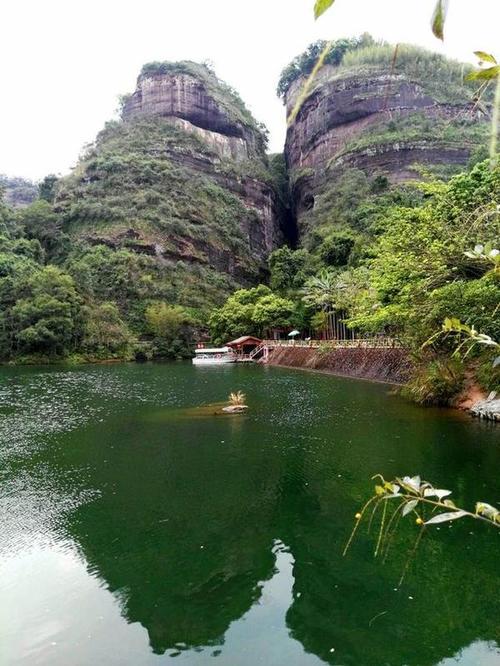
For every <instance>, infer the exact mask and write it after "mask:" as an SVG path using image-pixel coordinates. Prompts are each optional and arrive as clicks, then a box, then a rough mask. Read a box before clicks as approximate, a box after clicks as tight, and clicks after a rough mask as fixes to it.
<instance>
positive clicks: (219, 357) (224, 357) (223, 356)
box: [193, 347, 236, 365]
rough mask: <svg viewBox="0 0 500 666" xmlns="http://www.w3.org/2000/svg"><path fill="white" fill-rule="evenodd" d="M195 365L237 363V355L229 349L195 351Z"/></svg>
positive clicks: (215, 348)
mask: <svg viewBox="0 0 500 666" xmlns="http://www.w3.org/2000/svg"><path fill="white" fill-rule="evenodd" d="M194 353H195V357H194V358H193V363H194V364H195V365H221V364H222V363H235V361H236V354H235V353H234V352H233V350H232V349H230V348H229V347H214V348H212V349H195V352H194Z"/></svg>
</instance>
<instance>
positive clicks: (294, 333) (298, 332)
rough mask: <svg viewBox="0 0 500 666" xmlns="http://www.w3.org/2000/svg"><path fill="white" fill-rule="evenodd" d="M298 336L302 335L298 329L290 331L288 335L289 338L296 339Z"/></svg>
mask: <svg viewBox="0 0 500 666" xmlns="http://www.w3.org/2000/svg"><path fill="white" fill-rule="evenodd" d="M296 335H300V331H297V330H296V329H294V330H293V331H290V333H289V334H288V337H289V338H294V337H295V336H296Z"/></svg>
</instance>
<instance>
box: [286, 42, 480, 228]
mask: <svg viewBox="0 0 500 666" xmlns="http://www.w3.org/2000/svg"><path fill="white" fill-rule="evenodd" d="M384 48H386V47H384ZM403 55H404V54H403ZM370 57H371V58H372V59H373V49H371V51H370ZM420 57H421V58H422V59H423V60H424V59H425V57H426V56H425V53H424V55H421V56H420ZM436 57H437V56H436ZM418 58H419V55H418V53H417V54H416V55H415V57H414V59H413V61H414V62H413V61H412V60H410V59H408V60H409V62H410V64H411V66H412V69H411V68H410V66H409V65H407V64H406V61H405V62H404V63H403V65H404V66H402V67H401V70H399V71H393V72H391V64H390V61H389V60H387V61H386V62H384V61H383V59H382V61H381V62H378V63H375V64H374V63H372V62H367V63H364V62H363V52H359V57H358V60H357V63H356V66H354V65H353V66H352V67H349V66H348V64H346V65H341V66H333V65H327V66H325V67H324V68H323V70H322V71H321V74H320V76H319V78H318V80H317V82H316V86H315V88H314V89H313V90H312V91H311V93H310V94H309V95H308V97H307V98H306V99H305V101H304V103H303V104H302V106H301V108H300V111H299V113H298V115H297V117H296V119H295V121H294V122H293V123H292V124H291V125H290V127H289V128H288V132H287V138H286V148H285V153H286V158H287V163H288V167H289V170H290V178H291V182H292V185H293V188H292V196H293V201H294V208H295V214H296V216H297V219H298V223H299V228H300V226H301V224H302V226H303V223H304V220H305V218H307V217H311V216H312V213H311V211H312V210H313V208H314V206H315V205H316V203H317V199H318V197H319V198H321V197H322V196H323V195H324V194H325V192H326V191H327V190H328V191H329V195H330V196H332V188H333V187H334V186H335V182H336V181H338V180H339V179H340V178H341V177H343V176H344V175H345V173H346V172H348V171H349V170H351V169H357V170H361V171H363V172H364V173H365V174H366V175H367V177H368V178H374V177H377V176H379V177H380V176H382V177H383V178H385V179H387V181H388V183H389V184H394V183H402V182H406V181H408V180H412V179H415V178H417V177H418V173H419V168H420V169H421V167H424V168H428V169H432V170H434V171H435V172H437V173H440V174H441V173H444V174H448V173H451V172H452V170H453V168H457V169H459V168H461V167H464V166H465V165H466V164H467V163H468V161H469V160H470V158H471V156H472V155H473V154H474V152H475V151H476V150H477V149H478V146H480V145H482V144H484V141H485V136H486V133H487V122H486V121H487V112H486V110H485V109H484V107H481V106H479V107H478V106H477V105H475V104H474V102H473V100H472V99H471V92H470V90H467V89H466V88H464V89H463V96H462V95H461V94H460V91H458V92H457V90H456V88H457V86H455V84H454V85H453V88H452V87H451V85H450V83H449V81H448V80H447V81H446V84H443V85H442V86H440V85H439V81H438V83H437V84H436V83H435V82H434V83H433V87H432V88H429V86H428V85H427V84H426V80H427V79H426V76H425V71H424V69H423V66H422V65H421V64H419V63H420V61H419V59H418ZM367 60H368V56H367ZM423 60H422V61H423ZM419 67H420V69H419ZM446 76H447V77H448V78H449V79H450V80H451V79H452V77H456V76H458V77H459V82H460V72H459V69H458V68H456V71H455V70H454V69H453V68H451V69H450V72H447V74H446ZM303 85H304V78H299V79H298V80H296V81H294V82H293V84H292V85H291V86H290V88H289V90H288V92H287V95H286V104H287V114H289V113H290V112H291V110H292V109H293V107H294V105H295V103H296V100H297V95H298V94H299V92H300V91H301V89H302V87H303Z"/></svg>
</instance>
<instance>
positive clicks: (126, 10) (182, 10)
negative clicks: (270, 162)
mask: <svg viewBox="0 0 500 666" xmlns="http://www.w3.org/2000/svg"><path fill="white" fill-rule="evenodd" d="M434 3H435V0H337V1H336V3H335V5H334V7H333V8H332V9H331V10H330V11H329V12H327V13H326V14H325V15H324V16H323V17H321V18H320V19H319V20H318V21H314V19H313V15H312V6H313V4H314V2H313V0H250V1H249V0H140V1H139V0H84V1H81V0H80V1H78V2H76V1H75V0H43V1H42V0H3V3H2V8H1V11H0V20H1V32H0V81H1V90H2V93H1V101H0V109H1V111H0V173H7V174H9V175H19V176H25V177H28V178H33V179H40V178H42V177H43V176H44V175H46V174H47V173H51V172H53V173H66V172H67V171H68V170H69V169H70V168H71V167H72V165H74V164H75V162H76V159H77V157H78V154H79V153H80V151H81V148H82V146H83V145H84V144H85V143H87V142H90V141H92V140H93V138H94V137H95V135H96V133H97V132H98V131H99V129H101V127H102V126H103V124H104V122H105V121H106V120H109V119H111V118H113V117H114V115H115V110H116V107H117V99H118V95H120V94H121V93H125V92H131V91H133V89H134V85H135V79H136V77H137V74H138V72H139V70H140V68H141V66H142V65H143V63H145V62H149V61H151V60H181V59H190V60H199V61H202V60H210V61H211V62H212V63H213V65H214V67H215V70H216V72H217V74H218V75H219V77H220V78H222V79H224V80H226V81H227V82H228V83H230V84H231V85H232V86H234V87H235V88H236V89H237V90H238V91H239V92H240V94H241V96H242V97H243V99H244V100H245V102H246V103H247V105H248V106H249V107H250V109H251V110H252V112H253V113H254V115H255V116H256V117H257V119H258V120H261V121H263V122H264V123H265V124H266V125H267V127H268V128H269V130H270V132H271V149H272V150H273V151H280V150H281V149H282V146H283V141H284V133H285V122H284V111H283V107H282V105H281V103H280V101H279V100H278V99H277V98H276V96H275V88H276V83H277V80H278V77H279V74H280V71H281V69H282V68H283V66H284V65H286V64H287V63H288V62H289V60H291V58H293V57H294V56H295V55H297V54H298V53H300V52H301V51H302V50H303V49H304V48H305V47H306V46H307V45H308V44H309V43H310V42H311V41H314V40H316V39H318V38H330V37H333V38H338V37H344V36H352V35H358V34H360V33H362V32H370V33H371V34H372V35H373V36H374V37H377V38H384V39H386V40H388V41H391V42H397V41H406V42H412V43H415V44H421V45H423V46H426V47H428V48H432V49H435V50H439V51H443V52H445V53H447V54H448V55H450V56H452V57H455V58H457V59H460V60H469V61H472V62H474V60H475V58H474V56H473V55H472V51H474V50H478V49H481V50H485V51H489V52H494V53H495V52H496V53H497V54H498V53H499V51H500V48H499V47H500V44H499V42H500V40H499V33H500V30H499V25H500V0H450V10H449V18H448V22H447V25H446V35H445V43H444V45H442V44H441V42H439V41H438V40H437V39H435V38H434V37H433V35H432V33H431V31H430V27H429V23H430V16H431V14H432V9H433V6H434Z"/></svg>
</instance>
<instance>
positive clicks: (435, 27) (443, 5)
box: [431, 0, 448, 40]
mask: <svg viewBox="0 0 500 666" xmlns="http://www.w3.org/2000/svg"><path fill="white" fill-rule="evenodd" d="M447 12H448V0H437V3H436V6H435V7H434V13H433V14H432V20H431V25H432V32H433V33H434V35H435V36H436V37H437V38H438V39H441V40H443V39H444V22H445V21H446V13H447Z"/></svg>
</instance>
